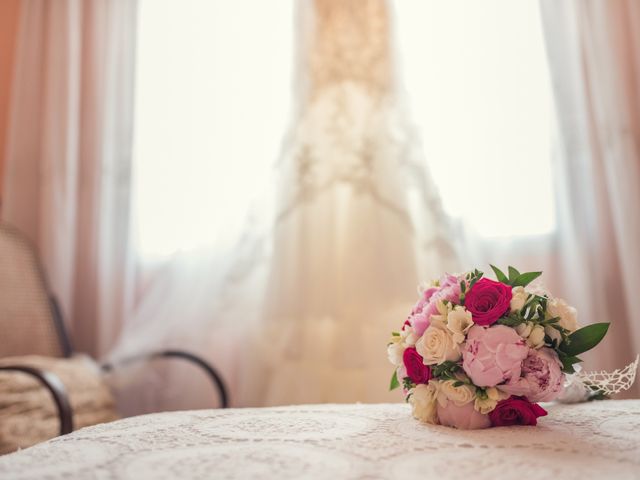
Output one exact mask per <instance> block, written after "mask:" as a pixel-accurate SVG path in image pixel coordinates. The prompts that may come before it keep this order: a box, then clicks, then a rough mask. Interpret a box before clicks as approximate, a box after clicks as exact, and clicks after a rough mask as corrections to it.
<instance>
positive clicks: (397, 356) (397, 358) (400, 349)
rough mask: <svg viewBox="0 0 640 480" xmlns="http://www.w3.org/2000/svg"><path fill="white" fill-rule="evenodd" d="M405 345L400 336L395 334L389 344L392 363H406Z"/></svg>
mask: <svg viewBox="0 0 640 480" xmlns="http://www.w3.org/2000/svg"><path fill="white" fill-rule="evenodd" d="M404 350H405V346H404V344H403V343H402V341H401V339H400V337H398V336H394V337H393V338H392V339H391V343H390V344H389V345H387V357H388V358H389V361H390V362H391V364H392V365H394V366H396V367H398V366H400V365H404V363H403V361H402V355H403V354H404Z"/></svg>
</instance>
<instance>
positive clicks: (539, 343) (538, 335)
mask: <svg viewBox="0 0 640 480" xmlns="http://www.w3.org/2000/svg"><path fill="white" fill-rule="evenodd" d="M515 328H516V332H517V333H518V335H520V336H521V337H522V338H523V339H524V340H526V342H527V345H528V346H530V347H531V348H541V347H544V334H545V329H544V327H542V326H541V325H536V324H534V323H533V322H525V323H521V324H520V325H518V326H516V327H515Z"/></svg>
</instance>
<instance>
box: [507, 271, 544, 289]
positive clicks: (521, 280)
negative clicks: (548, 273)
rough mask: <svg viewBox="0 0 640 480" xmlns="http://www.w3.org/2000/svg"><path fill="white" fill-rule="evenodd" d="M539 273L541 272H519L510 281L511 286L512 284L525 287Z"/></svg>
mask: <svg viewBox="0 0 640 480" xmlns="http://www.w3.org/2000/svg"><path fill="white" fill-rule="evenodd" d="M540 275H542V272H527V273H521V274H520V275H518V276H517V277H516V278H515V280H514V281H513V282H512V283H511V286H513V287H526V286H527V285H529V284H530V283H531V282H533V281H534V280H535V279H536V278H538V277H539V276H540Z"/></svg>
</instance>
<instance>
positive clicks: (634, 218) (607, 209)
mask: <svg viewBox="0 0 640 480" xmlns="http://www.w3.org/2000/svg"><path fill="white" fill-rule="evenodd" d="M542 12H543V18H544V26H545V34H546V41H547V49H548V54H549V60H550V65H551V71H552V78H553V86H554V92H555V98H556V103H557V111H558V119H559V126H560V129H559V136H558V139H557V150H556V152H555V157H556V172H557V185H556V188H557V191H558V197H559V199H560V200H561V203H560V207H561V208H560V209H559V220H560V225H561V230H560V235H559V243H558V247H559V250H558V263H559V264H560V265H562V269H561V273H562V282H563V284H564V285H566V287H565V288H566V290H567V297H568V298H569V292H572V291H575V292H577V293H578V295H580V297H579V302H578V307H581V314H582V315H583V318H584V319H586V320H587V321H610V322H611V324H612V326H611V330H610V334H609V335H608V338H607V339H606V340H605V342H604V343H603V345H602V346H601V347H600V348H599V349H598V350H597V351H596V352H594V360H595V359H596V356H598V358H597V360H598V364H601V365H602V366H603V367H606V368H615V367H620V366H622V365H623V364H626V363H628V362H630V361H631V360H632V359H633V357H635V355H636V354H637V353H638V352H640V318H638V317H637V315H636V313H635V312H636V308H635V301H636V293H635V285H637V283H638V280H639V275H640V274H639V272H640V249H639V248H638V245H640V215H638V207H639V206H640V74H639V73H638V72H640V4H638V3H637V2H635V1H626V0H621V1H615V2H601V1H569V0H568V1H565V2H553V1H546V0H545V1H543V2H542ZM594 364H595V362H594ZM638 388H639V387H638V386H637V385H636V387H635V390H634V392H632V393H635V394H636V395H637V393H638V392H639V391H640V390H639V389H638Z"/></svg>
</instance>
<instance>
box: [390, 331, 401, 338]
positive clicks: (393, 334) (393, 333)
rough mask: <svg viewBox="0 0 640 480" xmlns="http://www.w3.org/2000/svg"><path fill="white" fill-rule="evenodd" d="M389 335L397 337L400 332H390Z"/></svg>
mask: <svg viewBox="0 0 640 480" xmlns="http://www.w3.org/2000/svg"><path fill="white" fill-rule="evenodd" d="M391 335H392V336H394V337H399V336H400V332H391Z"/></svg>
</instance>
